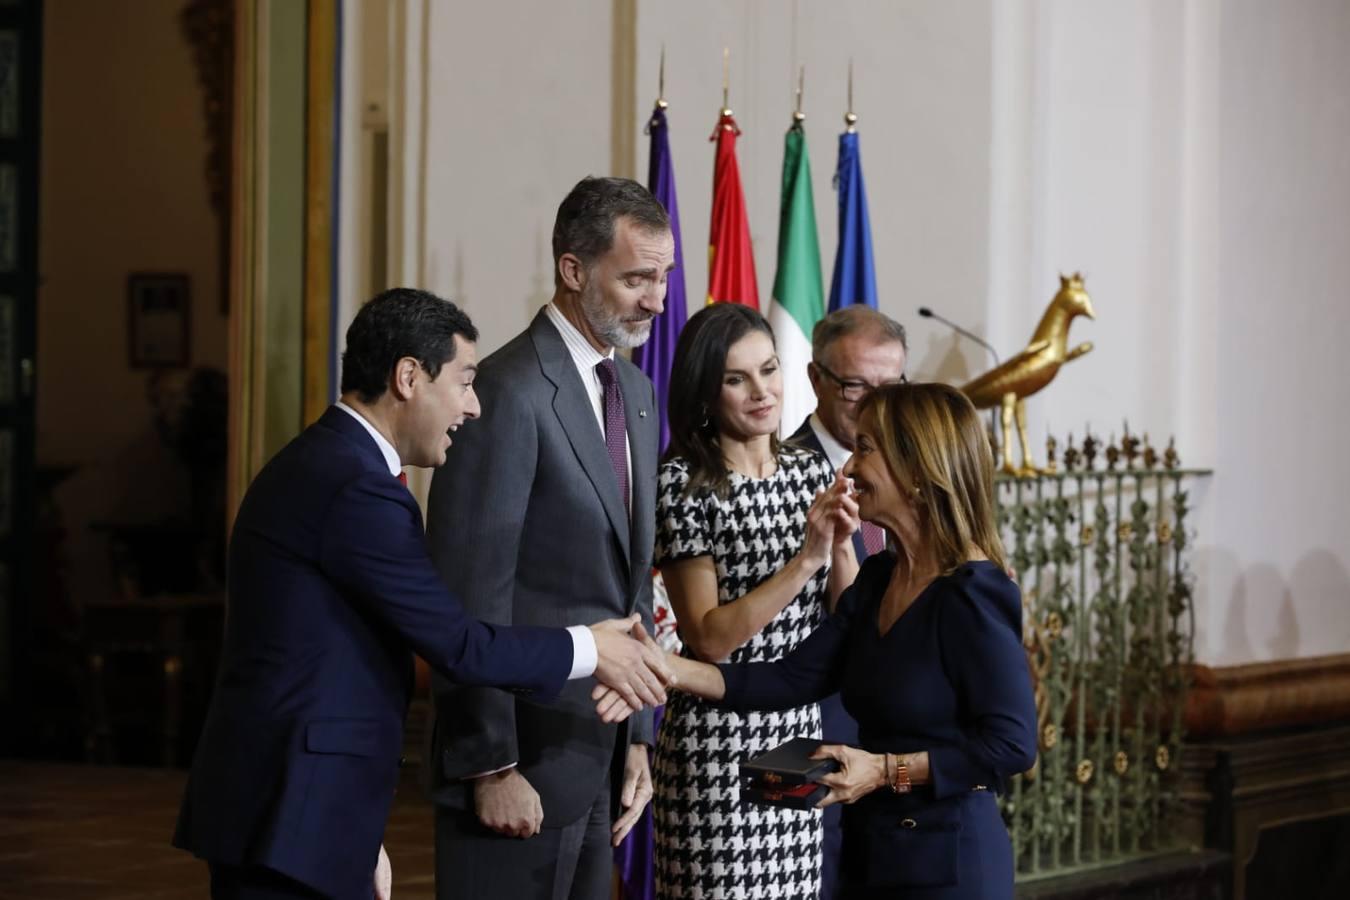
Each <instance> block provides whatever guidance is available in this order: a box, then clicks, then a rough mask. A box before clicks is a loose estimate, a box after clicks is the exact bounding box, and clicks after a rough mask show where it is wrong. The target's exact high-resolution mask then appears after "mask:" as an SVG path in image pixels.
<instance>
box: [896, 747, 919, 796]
mask: <svg viewBox="0 0 1350 900" xmlns="http://www.w3.org/2000/svg"><path fill="white" fill-rule="evenodd" d="M913 789H914V785H913V784H911V783H910V780H909V766H907V765H905V758H904V757H903V756H902V755H900V754H896V757H895V779H894V780H893V781H892V782H891V790H892V791H894V792H895V793H897V794H908V793H909V792H910V791H911V790H913Z"/></svg>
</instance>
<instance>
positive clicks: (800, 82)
mask: <svg viewBox="0 0 1350 900" xmlns="http://www.w3.org/2000/svg"><path fill="white" fill-rule="evenodd" d="M805 89H806V66H802V67H801V69H800V70H798V72H797V109H796V111H795V112H793V113H792V123H793V124H794V125H799V124H801V123H802V122H805V121H806V113H804V112H802V91H803V90H805Z"/></svg>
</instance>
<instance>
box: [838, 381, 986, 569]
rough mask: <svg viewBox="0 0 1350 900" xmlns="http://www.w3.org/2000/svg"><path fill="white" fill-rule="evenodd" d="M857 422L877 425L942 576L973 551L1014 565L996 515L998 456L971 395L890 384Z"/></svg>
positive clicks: (870, 398)
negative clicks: (1006, 549) (995, 475)
mask: <svg viewBox="0 0 1350 900" xmlns="http://www.w3.org/2000/svg"><path fill="white" fill-rule="evenodd" d="M858 420H859V423H860V424H861V423H864V422H865V423H866V424H867V425H870V426H872V428H871V429H870V430H872V431H873V433H874V434H875V436H876V440H877V444H878V447H877V449H878V450H879V451H880V452H881V454H882V457H883V458H884V459H885V461H886V467H887V468H888V469H889V470H890V473H891V477H892V478H894V479H895V483H896V485H897V486H898V487H899V489H900V490H901V491H908V492H912V495H913V503H914V507H915V509H916V510H917V511H918V512H919V527H920V529H922V532H923V537H924V539H925V540H926V541H928V542H929V544H930V545H931V546H932V547H933V551H934V554H935V555H936V557H937V562H938V566H939V568H940V569H941V570H942V571H943V572H944V573H950V572H952V571H953V570H955V569H956V568H957V567H958V566H960V565H961V564H962V563H964V562H966V561H967V558H968V557H969V554H970V552H971V549H972V548H976V549H978V550H980V551H981V552H983V553H984V555H985V556H987V557H989V559H991V560H992V561H993V562H994V563H996V564H997V565H998V567H999V568H1000V569H1006V568H1007V567H1008V565H1007V562H1006V560H1005V558H1004V551H1003V541H1002V540H1001V539H1000V538H999V535H998V525H997V521H996V516H995V511H994V458H993V454H992V453H991V452H990V450H989V439H988V438H987V437H986V436H985V431H984V427H983V425H982V423H981V422H980V416H979V414H978V413H977V412H976V411H975V407H974V406H973V405H972V404H971V402H970V400H969V399H967V398H966V395H965V394H963V393H961V392H960V391H959V390H957V389H956V388H954V387H952V386H950V385H946V384H891V385H884V386H882V387H880V388H878V389H876V390H874V391H872V392H870V393H869V394H868V395H867V396H866V397H864V398H863V400H862V402H861V403H860V405H859V408H858Z"/></svg>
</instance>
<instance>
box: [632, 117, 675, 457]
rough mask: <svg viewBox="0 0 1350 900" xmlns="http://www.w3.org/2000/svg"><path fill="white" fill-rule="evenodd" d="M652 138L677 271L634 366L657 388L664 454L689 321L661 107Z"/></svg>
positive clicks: (650, 127)
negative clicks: (674, 367)
mask: <svg viewBox="0 0 1350 900" xmlns="http://www.w3.org/2000/svg"><path fill="white" fill-rule="evenodd" d="M647 133H648V134H650V135H651V136H652V151H651V163H650V165H649V167H648V170H647V187H648V189H649V190H650V191H651V192H652V193H653V194H654V195H655V196H656V199H657V200H659V201H660V202H661V205H662V206H664V207H665V208H666V212H667V213H669V215H670V230H671V232H672V233H673V234H674V235H675V269H674V271H672V272H671V273H670V280H669V281H668V282H667V283H666V309H665V312H663V313H661V315H659V316H657V317H656V321H655V322H653V323H652V336H651V337H650V338H648V339H647V343H645V344H643V345H642V346H641V347H638V348H637V349H636V350H634V351H633V363H634V364H635V365H636V366H637V367H638V368H639V369H641V370H642V371H643V372H645V373H647V377H648V378H650V379H651V380H652V384H653V385H654V386H655V387H656V407H657V416H658V418H659V420H660V423H661V444H660V447H661V452H663V453H664V452H665V449H666V444H668V443H669V442H670V423H669V422H668V421H667V420H666V395H667V393H668V392H669V390H670V363H671V361H672V360H673V359H674V358H675V342H676V341H677V340H678V339H679V337H680V329H681V328H683V327H684V323H685V321H686V320H687V319H688V318H689V312H688V310H687V308H686V307H685V303H684V250H683V246H682V243H681V241H680V208H679V205H678V204H677V203H676V202H675V166H674V165H673V163H672V162H671V159H670V132H669V131H668V129H667V126H666V111H665V109H663V108H662V107H661V106H657V108H656V109H655V110H654V111H653V112H652V118H651V121H650V122H648V123H647Z"/></svg>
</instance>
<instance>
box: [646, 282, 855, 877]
mask: <svg viewBox="0 0 1350 900" xmlns="http://www.w3.org/2000/svg"><path fill="white" fill-rule="evenodd" d="M781 397H782V375H781V373H780V372H779V371H778V362H777V356H776V353H775V349H774V344H773V338H772V332H771V331H770V330H769V328H768V325H767V323H765V322H764V320H763V319H762V318H761V317H760V316H759V314H758V313H756V312H755V311H754V310H751V309H749V308H747V307H744V306H737V305H732V304H724V305H717V306H711V307H708V308H706V309H704V310H703V311H701V312H699V313H698V314H697V315H695V316H694V317H693V318H692V319H690V320H689V322H688V324H687V325H686V326H685V328H684V331H683V332H682V334H681V337H680V342H679V346H678V347H677V348H676V351H675V360H674V364H673V366H672V387H671V394H670V404H669V409H670V419H671V432H672V440H671V448H670V451H669V452H668V453H667V458H666V461H665V463H664V464H663V465H662V466H661V471H660V475H659V483H658V489H657V540H656V543H657V547H656V562H657V565H658V566H659V567H660V568H661V572H662V577H663V579H664V581H665V584H666V588H667V590H668V591H669V594H670V599H671V603H672V606H673V607H674V609H675V613H676V618H677V620H678V622H679V628H680V636H681V638H682V639H683V640H684V644H685V649H684V651H683V652H684V654H685V655H687V656H690V657H692V658H698V659H704V660H707V661H720V660H723V659H730V660H731V661H732V662H757V661H766V660H775V659H778V658H780V657H782V656H784V655H786V654H787V653H788V652H790V651H791V650H792V649H793V648H794V647H796V645H797V644H798V643H799V642H800V641H801V640H803V639H804V638H805V637H806V636H807V635H809V634H810V633H811V632H812V631H813V630H814V629H815V628H816V626H817V625H819V624H820V623H821V622H822V621H823V619H824V617H825V615H826V607H827V604H828V603H832V601H833V599H836V598H837V597H838V595H839V593H840V592H841V591H842V589H843V587H845V586H846V585H847V583H848V582H849V581H851V580H852V577H853V575H854V574H855V573H856V571H857V564H856V562H854V561H853V551H852V546H851V542H850V540H849V538H850V537H851V534H852V527H851V526H841V527H840V528H839V529H836V528H835V522H836V518H837V517H836V516H835V515H834V514H833V513H832V512H831V510H832V505H833V504H837V503H838V502H839V501H838V497H839V496H840V495H841V494H842V490H840V489H834V490H831V477H832V476H831V474H830V468H829V464H828V463H827V462H826V460H825V458H824V457H822V456H820V455H819V454H817V453H814V452H812V451H809V450H803V449H798V448H792V447H788V446H785V445H780V444H779V443H778V441H777V437H776V434H777V430H778V422H779V415H778V411H779V405H780V401H781ZM817 498H818V499H817ZM840 521H842V520H840ZM836 530H837V531H839V535H838V537H840V538H841V540H836V537H837V536H836ZM819 735H820V711H819V708H818V707H817V706H816V705H815V704H810V705H808V706H801V707H796V708H793V709H788V710H783V711H779V712H751V713H745V714H741V713H735V712H730V711H727V710H721V709H718V708H716V707H714V706H711V705H709V704H707V703H705V702H703V701H702V700H699V699H697V698H695V697H692V696H690V695H688V694H683V693H672V695H671V699H670V703H669V705H668V706H667V707H666V713H665V720H664V722H663V723H662V726H661V733H660V736H659V738H658V740H657V750H656V763H655V766H654V770H653V778H654V781H655V793H656V796H655V800H654V804H653V806H654V811H655V825H656V860H655V862H656V895H657V897H658V898H662V900H666V898H669V900H675V898H681V900H684V898H706V900H717V898H727V900H733V898H735V900H787V898H803V900H805V898H811V900H815V898H816V896H817V894H818V892H819V889H820V844H821V826H820V813H819V812H816V811H814V810H812V811H800V810H790V809H781V808H777V807H768V806H760V805H754V804H745V803H742V802H741V800H740V784H739V770H738V769H739V763H740V762H741V761H742V760H744V759H746V758H747V757H750V756H754V755H756V754H758V753H762V752H764V751H765V750H768V749H771V748H773V747H775V746H777V745H778V744H781V743H783V742H784V741H787V740H789V739H791V738H793V737H797V736H819Z"/></svg>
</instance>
